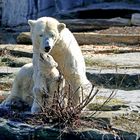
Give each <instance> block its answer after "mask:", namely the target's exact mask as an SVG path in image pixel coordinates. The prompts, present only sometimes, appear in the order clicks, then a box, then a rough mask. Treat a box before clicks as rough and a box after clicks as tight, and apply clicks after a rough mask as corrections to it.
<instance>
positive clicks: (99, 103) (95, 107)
mask: <svg viewBox="0 0 140 140" xmlns="http://www.w3.org/2000/svg"><path fill="white" fill-rule="evenodd" d="M106 100H107V97H103V96H97V97H96V103H91V104H89V105H88V106H87V108H88V109H89V110H91V111H116V110H120V108H121V107H123V108H126V107H128V106H126V105H124V102H123V101H122V100H120V99H117V98H113V99H111V100H110V101H109V102H107V103H105V104H104V102H105V101H106ZM103 104H104V105H103Z"/></svg>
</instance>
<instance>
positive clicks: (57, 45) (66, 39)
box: [29, 17, 91, 105]
mask: <svg viewBox="0 0 140 140" xmlns="http://www.w3.org/2000/svg"><path fill="white" fill-rule="evenodd" d="M29 25H30V27H31V36H32V43H33V51H34V55H33V66H34V75H36V74H37V70H38V64H37V63H38V59H39V54H40V52H44V51H45V47H46V46H49V47H50V50H49V53H50V54H51V55H52V56H53V58H54V59H55V61H56V62H57V63H58V66H59V69H60V71H61V72H62V74H63V75H64V78H65V79H66V80H67V81H68V83H70V85H71V88H72V89H73V91H74V92H75V91H77V92H76V93H75V94H73V95H71V98H72V100H73V105H77V104H78V100H79V96H80V95H81V89H80V88H79V87H82V88H83V89H84V94H88V93H89V92H90V90H91V83H90V82H89V81H88V79H87V77H86V68H85V62H84V58H83V55H82V52H81V50H80V47H79V45H78V43H77V41H76V39H75V38H74V36H73V34H72V33H71V32H70V31H69V29H68V28H66V27H65V25H64V24H63V23H59V22H58V21H57V20H56V19H53V18H50V17H42V18H40V19H38V20H36V21H32V20H29ZM40 34H41V38H40V36H39V35H40ZM51 34H53V37H52V36H51ZM44 40H45V41H44ZM50 40H51V43H50ZM52 40H53V43H52ZM46 41H47V42H49V43H47V44H45V42H46ZM48 44H49V45H48ZM34 80H35V81H36V77H35V76H34ZM87 85H88V89H87V88H86V87H87ZM78 88H79V90H77V89H78ZM85 89H86V90H85Z"/></svg>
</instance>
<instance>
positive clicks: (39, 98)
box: [31, 87, 44, 113]
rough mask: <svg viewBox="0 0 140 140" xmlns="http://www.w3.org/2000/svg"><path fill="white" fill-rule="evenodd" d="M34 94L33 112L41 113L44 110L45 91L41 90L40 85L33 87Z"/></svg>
mask: <svg viewBox="0 0 140 140" xmlns="http://www.w3.org/2000/svg"><path fill="white" fill-rule="evenodd" d="M33 94H34V101H33V104H32V108H31V112H32V113H39V112H42V110H43V103H44V100H43V98H44V97H43V92H42V91H41V89H40V87H34V88H33Z"/></svg>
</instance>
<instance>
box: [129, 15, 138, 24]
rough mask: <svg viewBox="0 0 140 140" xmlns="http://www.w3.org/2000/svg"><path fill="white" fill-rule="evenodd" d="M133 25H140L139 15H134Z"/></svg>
mask: <svg viewBox="0 0 140 140" xmlns="http://www.w3.org/2000/svg"><path fill="white" fill-rule="evenodd" d="M131 24H133V25H140V14H139V13H135V14H132V17H131Z"/></svg>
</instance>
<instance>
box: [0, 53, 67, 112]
mask: <svg viewBox="0 0 140 140" xmlns="http://www.w3.org/2000/svg"><path fill="white" fill-rule="evenodd" d="M57 66H58V64H57V63H56V62H55V61H54V59H53V57H52V56H51V55H49V54H43V55H41V56H40V59H39V71H38V74H37V76H38V78H39V79H38V81H37V82H38V83H37V84H38V85H35V84H34V81H33V64H32V63H29V64H25V65H24V66H23V67H22V68H21V69H20V71H19V72H18V73H17V75H16V77H15V79H14V83H13V86H12V90H11V94H10V95H9V96H8V97H7V98H6V100H4V101H3V102H2V103H1V105H0V107H4V108H9V107H11V105H12V104H13V103H14V102H16V101H18V100H20V101H23V102H25V103H26V104H28V105H29V106H30V107H31V112H32V113H37V112H41V111H42V107H43V103H44V101H43V96H44V93H45V96H46V101H45V102H47V104H49V105H51V103H53V101H52V100H53V96H54V94H55V92H59V91H61V90H63V87H64V84H65V80H64V79H63V76H62V75H60V73H59V71H58V70H57V68H56V67H57ZM33 89H34V90H35V92H38V94H37V95H38V96H37V97H36V96H34V94H33V93H34V92H33ZM58 90H59V91H58ZM60 93H61V92H60ZM47 106H48V105H47Z"/></svg>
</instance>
